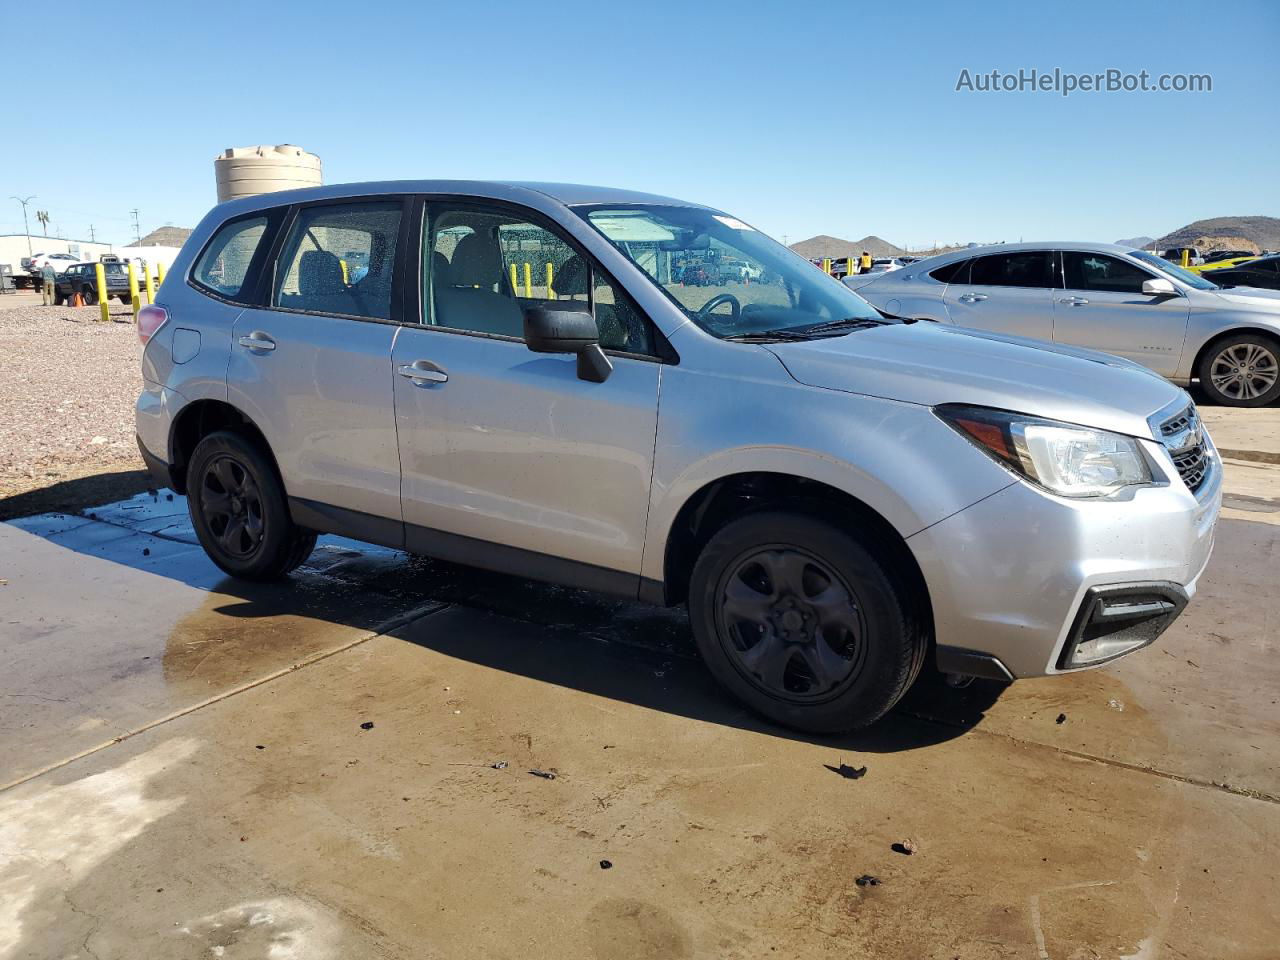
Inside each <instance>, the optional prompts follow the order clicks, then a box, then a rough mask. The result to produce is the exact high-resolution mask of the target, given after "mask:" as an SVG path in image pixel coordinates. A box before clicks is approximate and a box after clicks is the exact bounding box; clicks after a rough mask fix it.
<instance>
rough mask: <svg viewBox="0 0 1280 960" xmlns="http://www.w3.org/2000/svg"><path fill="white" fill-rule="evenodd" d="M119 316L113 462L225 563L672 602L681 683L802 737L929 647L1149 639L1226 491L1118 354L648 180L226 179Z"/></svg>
mask: <svg viewBox="0 0 1280 960" xmlns="http://www.w3.org/2000/svg"><path fill="white" fill-rule="evenodd" d="M744 264H745V265H746V268H745V269H744V267H743V265H744ZM138 329H139V335H140V337H141V338H142V340H143V341H144V343H145V344H146V346H145V349H144V351H143V359H142V374H143V390H142V393H141V395H140V397H139V398H138V408H137V423H138V442H139V446H140V448H141V451H142V455H143V457H144V459H145V460H146V461H147V463H148V465H149V467H150V468H151V469H152V471H153V472H155V473H156V474H157V476H158V477H159V478H160V479H161V482H162V483H163V484H165V485H167V486H170V487H172V488H173V489H174V490H176V491H178V492H179V493H185V494H186V495H187V497H188V503H189V507H190V512H191V519H192V522H193V523H194V525H195V529H196V532H197V534H198V536H199V538H200V542H201V543H202V544H203V545H204V548H205V550H206V551H208V554H209V556H210V557H211V558H212V559H213V561H214V562H215V563H216V564H218V566H220V567H221V568H222V569H223V570H225V571H227V572H228V573H230V574H232V575H234V576H237V577H245V578H250V579H264V578H272V577H279V576H282V575H283V574H285V573H287V572H288V571H290V570H292V569H293V568H294V567H296V566H298V564H300V563H301V562H302V561H303V560H304V559H306V557H307V555H308V553H309V552H310V551H311V549H312V547H313V545H314V544H315V539H316V535H317V533H324V532H329V533H338V534H343V535H346V536H350V537H355V538H358V539H361V540H365V541H369V542H373V543H378V544H383V545H386V546H390V547H394V548H398V549H403V550H406V551H410V552H414V553H422V554H430V555H432V556H436V557H440V558H444V559H447V560H452V561H458V562H461V563H465V564H471V565H475V566H480V567H487V568H490V569H495V570H502V571H507V572H511V573H516V574H520V575H524V576H528V577H533V578H537V579H542V580H547V581H553V582H557V583H562V584H568V585H573V586H579V587H586V588H590V589H594V590H601V591H607V592H610V593H614V594H618V595H621V596H625V597H629V598H633V599H634V598H638V599H642V600H647V601H651V602H654V603H663V604H675V603H681V602H687V603H688V606H689V611H690V619H691V623H692V628H693V632H694V635H695V638H696V641H697V644H698V647H699V649H700V651H701V654H702V657H703V659H704V660H705V662H706V664H707V666H708V668H709V669H710V670H711V672H712V673H713V674H714V675H715V676H716V677H717V678H718V679H719V680H720V681H721V682H722V683H723V684H724V685H725V686H726V687H728V688H729V690H730V691H732V692H733V693H734V694H735V695H736V696H738V697H739V698H741V699H742V700H743V701H744V702H745V703H747V704H748V705H749V706H751V707H752V708H754V709H755V710H757V711H759V712H760V713H762V714H764V715H766V716H767V717H770V718H772V719H773V720H775V721H778V722H780V723H784V724H787V725H791V726H794V727H797V728H802V729H807V730H813V731H837V730H845V729H852V728H856V727H861V726H865V725H867V724H869V723H871V722H873V721H874V720H876V719H877V718H878V717H880V716H881V715H882V714H884V712H885V711H886V710H888V709H889V708H890V707H892V706H893V704H894V703H895V702H896V701H897V700H898V699H899V697H901V696H902V694H903V693H904V691H905V690H906V689H907V687H908V686H909V685H910V684H911V683H912V681H913V680H914V678H915V677H916V675H917V673H918V672H919V671H920V669H921V667H922V665H923V664H924V663H925V661H926V658H930V657H931V658H932V659H933V661H934V663H935V664H936V666H937V667H938V668H939V669H941V670H942V671H945V672H947V673H954V674H960V675H967V676H980V677H990V678H997V679H1005V680H1008V679H1013V678H1016V677H1031V676H1038V675H1044V674H1054V673H1060V672H1065V671H1070V670H1076V669H1080V668H1083V667H1090V666H1095V665H1097V664H1100V663H1104V662H1106V661H1108V660H1111V659H1114V658H1115V657H1118V656H1121V655H1123V654H1126V653H1129V652H1131V651H1133V650H1136V649H1138V648H1140V647H1142V646H1145V645H1146V644H1148V643H1150V642H1151V641H1152V640H1154V639H1155V638H1156V636H1158V635H1159V633H1160V632H1161V631H1162V630H1163V629H1164V628H1165V627H1166V626H1168V624H1169V623H1170V622H1171V621H1172V620H1173V619H1174V618H1175V617H1176V616H1177V615H1178V614H1179V613H1180V612H1181V610H1182V609H1183V607H1184V606H1185V605H1186V603H1187V601H1188V599H1189V598H1190V597H1191V596H1192V594H1193V593H1194V592H1195V587H1196V581H1197V579H1198V578H1199V576H1200V574H1201V572H1202V570H1203V569H1204V566H1205V564H1206V562H1207V560H1208V557H1209V553H1210V550H1211V547H1212V544H1213V530H1214V524H1215V522H1216V520H1217V516H1218V511H1219V507H1220V504H1221V467H1220V464H1219V460H1218V456H1217V453H1216V451H1215V449H1214V447H1213V444H1212V442H1211V441H1210V439H1209V436H1208V434H1207V433H1206V432H1205V430H1204V428H1203V427H1202V426H1201V424H1200V421H1199V418H1198V417H1197V414H1196V409H1195V407H1194V405H1193V404H1192V403H1191V401H1190V399H1189V398H1188V396H1187V394H1186V393H1185V392H1183V391H1182V390H1181V389H1179V388H1177V387H1175V386H1173V385H1172V384H1169V383H1168V382H1166V381H1164V380H1162V379H1161V378H1159V377H1158V376H1155V375H1153V374H1152V373H1150V372H1149V371H1147V370H1145V369H1144V368H1142V367H1139V366H1138V365H1136V364H1134V363H1131V362H1129V361H1126V360H1122V359H1118V358H1114V357H1108V356H1106V355H1103V354H1099V353H1092V352H1089V351H1085V350H1078V349H1072V348H1069V347H1057V346H1053V345H1049V344H1043V343H1037V342H1035V341H1029V340H1020V339H1017V338H1012V337H1004V336H997V335H992V334H981V333H975V332H973V331H965V330H960V329H957V328H954V327H941V326H938V325H934V324H929V323H910V322H901V321H899V320H897V319H896V318H893V317H891V316H885V315H884V314H881V313H879V312H877V311H876V310H875V309H873V308H872V307H870V306H869V305H868V304H867V303H866V302H865V301H864V300H862V299H860V298H859V297H858V296H857V295H856V294H855V293H853V292H851V291H850V290H848V289H846V288H845V287H844V286H842V285H841V284H840V283H839V282H837V281H836V280H833V279H832V278H830V277H828V276H826V275H825V274H823V273H822V272H821V271H820V270H817V269H815V268H814V267H813V266H812V265H811V264H809V263H808V262H807V261H805V260H804V259H802V258H801V257H799V256H797V255H796V254H794V253H792V252H791V251H789V250H787V249H786V248H784V247H782V246H780V245H779V244H777V243H775V242H774V241H772V240H770V239H769V238H768V237H765V236H764V235H762V234H761V233H759V232H758V231H756V230H754V229H753V228H752V227H750V226H749V225H748V224H746V223H744V222H742V221H741V220H738V219H736V218H734V217H732V216H729V215H728V214H725V213H722V212H720V211H718V210H714V209H711V208H708V207H703V206H699V205H696V204H690V203H684V202H681V201H677V200H672V199H668V198H664V197H657V196H651V195H648V194H640V193H633V192H629V191H623V190H614V189H605V188H599V187H584V186H573V185H562V184H544V183H481V182H463V181H411V182H392V183H368V184H353V185H352V184H348V185H341V186H328V187H320V188H314V189H309V190H300V191H293V192H286V193H274V194H268V195H265V196H260V197H255V198H251V199H242V200H236V201H232V202H230V203H226V204H222V205H220V206H218V207H216V208H215V209H214V210H213V211H212V212H211V213H210V214H209V215H208V216H206V217H205V219H204V220H203V221H202V222H201V224H200V225H199V227H197V229H196V231H195V233H194V234H193V235H192V237H191V239H190V240H189V241H188V242H187V244H186V246H185V247H184V249H183V251H182V254H181V256H180V257H179V258H178V260H177V262H176V263H175V264H174V267H173V269H172V270H171V271H170V272H169V274H168V276H167V278H166V279H165V282H164V285H163V286H162V288H161V290H160V292H159V295H158V297H157V302H156V304H155V306H152V307H147V308H145V309H144V310H143V311H142V313H141V315H140V317H139V323H138Z"/></svg>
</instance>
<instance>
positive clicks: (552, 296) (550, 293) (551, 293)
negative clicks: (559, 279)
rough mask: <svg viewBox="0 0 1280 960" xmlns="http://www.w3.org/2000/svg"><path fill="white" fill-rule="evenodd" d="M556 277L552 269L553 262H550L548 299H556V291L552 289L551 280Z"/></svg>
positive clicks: (548, 265) (548, 269) (548, 267)
mask: <svg viewBox="0 0 1280 960" xmlns="http://www.w3.org/2000/svg"><path fill="white" fill-rule="evenodd" d="M554 277H555V273H554V272H553V271H552V269H551V264H549V263H548V264H547V299H548V300H554V299H555V298H556V292H555V291H554V290H552V289H551V281H552V279H553V278H554Z"/></svg>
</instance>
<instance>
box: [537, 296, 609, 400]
mask: <svg viewBox="0 0 1280 960" xmlns="http://www.w3.org/2000/svg"><path fill="white" fill-rule="evenodd" d="M524 342H525V343H526V344H528V346H529V349H530V350H532V351H533V352H534V353H573V354H576V355H577V357H578V377H579V379H582V380H589V381H591V382H593V383H603V382H604V381H605V380H607V379H608V377H609V374H610V373H611V372H612V371H613V364H611V363H610V362H609V358H608V357H606V356H605V355H604V351H602V350H601V349H600V331H599V330H598V328H597V327H596V320H595V317H593V316H592V315H591V311H590V310H588V309H586V307H585V305H584V304H578V303H574V302H572V301H568V302H562V303H557V302H550V303H541V304H535V305H533V306H529V307H526V308H525V311H524Z"/></svg>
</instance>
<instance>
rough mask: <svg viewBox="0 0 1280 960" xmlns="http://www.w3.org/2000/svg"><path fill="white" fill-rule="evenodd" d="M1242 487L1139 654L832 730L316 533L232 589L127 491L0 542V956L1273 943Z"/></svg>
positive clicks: (620, 628) (606, 639)
mask: <svg viewBox="0 0 1280 960" xmlns="http://www.w3.org/2000/svg"><path fill="white" fill-rule="evenodd" d="M1277 478H1280V468H1275V467H1267V466H1264V465H1259V464H1250V465H1247V472H1246V469H1245V465H1241V466H1240V468H1239V469H1236V468H1234V467H1233V473H1232V475H1231V487H1230V489H1231V491H1232V497H1234V498H1235V499H1234V500H1232V499H1231V498H1230V497H1229V499H1228V502H1229V504H1230V508H1229V509H1228V511H1227V512H1226V515H1225V518H1224V520H1223V521H1222V525H1221V527H1220V530H1219V535H1218V546H1217V549H1216V553H1215V556H1214V559H1213V561H1212V563H1211V565H1210V567H1209V570H1208V571H1207V573H1206V575H1205V578H1204V582H1203V584H1202V587H1201V590H1202V592H1201V594H1200V596H1199V597H1198V598H1197V600H1196V602H1195V603H1194V604H1193V605H1192V606H1191V608H1190V609H1189V610H1188V612H1187V613H1186V614H1185V615H1184V616H1183V618H1181V619H1180V620H1179V621H1178V622H1177V623H1176V624H1175V625H1174V627H1173V628H1171V629H1170V631H1169V632H1168V633H1166V634H1165V636H1164V637H1162V638H1161V639H1160V641H1158V643H1157V645H1156V646H1155V647H1153V648H1151V649H1149V650H1146V651H1143V652H1141V653H1139V654H1137V655H1135V656H1133V657H1130V658H1127V659H1125V660H1122V661H1120V662H1118V663H1116V664H1114V665H1111V666H1109V667H1107V668H1104V669H1102V670H1099V671H1093V672H1090V673H1085V674H1078V675H1074V676H1069V677H1061V678H1054V679H1045V680H1035V681H1025V682H1022V683H1018V684H1014V685H1012V686H1011V687H1004V686H1002V685H998V684H991V683H982V682H977V683H974V684H973V685H971V686H969V687H968V688H965V689H963V690H952V689H949V688H947V687H945V686H943V685H942V684H941V683H939V682H938V681H937V680H936V678H927V679H926V680H925V681H924V682H922V683H921V684H920V685H919V686H918V687H917V688H916V689H915V690H913V691H912V692H911V694H910V695H909V696H908V698H907V699H906V700H905V701H904V702H903V704H902V705H900V706H899V708H898V709H897V710H895V711H894V713H893V714H891V715H890V716H889V717H888V718H887V719H886V720H885V721H883V722H882V723H881V724H879V725H878V726H877V727H875V728H874V729H873V730H872V731H869V732H868V733H866V734H862V735H859V736H853V737H842V738H834V739H832V738H817V737H805V736H802V735H797V734H794V733H792V732H788V731H784V730H780V729H778V728H775V727H772V726H770V725H768V724H766V723H764V722H762V721H760V720H758V719H756V718H755V717H754V716H752V715H750V714H748V713H746V712H745V711H743V710H741V709H740V708H738V707H737V705H736V704H735V703H733V702H732V701H730V700H729V699H727V698H726V697H725V696H724V695H722V694H721V693H720V692H719V691H718V690H717V689H716V688H715V686H714V685H713V684H712V682H711V681H710V679H709V678H708V677H707V675H706V674H705V671H704V670H703V668H702V667H701V664H700V663H699V662H698V660H697V658H696V655H695V654H694V653H693V650H692V646H691V641H690V639H689V636H688V628H687V625H686V623H685V621H684V618H683V614H682V613H681V612H680V611H671V610H655V609H653V608H648V607H643V606H639V605H634V604H625V603H619V602H616V601H612V600H609V599H605V598H601V597H597V596H594V595H591V594H586V593H582V592H578V591H571V590H564V589H559V588H555V587H549V586H546V585H543V584H537V583H533V582H530V581H524V580H519V579H516V578H511V577H504V576H498V575H492V574H485V573H480V572H476V571H471V570H467V569H465V568H461V567H456V566H452V565H448V564H442V563H438V562H433V561H429V560H421V559H410V558H407V557H406V556H404V555H403V554H399V553H396V552H393V551H386V550H381V549H379V548H375V547H370V546H367V545H363V544H356V543H352V542H350V541H344V540H340V539H337V538H324V539H323V540H322V541H321V545H320V547H319V548H318V549H317V551H316V553H315V554H314V555H313V556H312V558H311V559H310V560H309V561H308V563H307V564H306V565H305V566H304V567H303V568H302V569H301V570H300V571H299V572H298V573H297V574H296V575H295V576H294V577H292V578H291V579H290V580H289V581H288V582H286V583H283V584H276V585H268V586H247V585H244V584H240V583H237V582H235V581H232V580H230V579H228V578H225V577H223V576H222V575H221V574H220V573H219V572H218V571H217V570H216V568H214V567H213V566H212V564H210V563H209V562H208V560H207V559H205V557H204V555H203V553H202V552H201V551H200V549H199V547H198V546H196V545H195V539H194V536H193V534H192V531H191V529H190V526H189V524H188V523H187V521H186V513H185V503H184V502H183V501H182V499H181V498H176V497H175V498H173V499H172V500H170V499H167V498H166V497H165V495H164V494H159V495H155V496H150V495H144V496H140V497H137V498H134V499H133V500H131V501H125V502H122V503H118V504H113V505H111V506H109V507H102V508H97V509H95V510H93V511H90V512H88V513H86V515H84V516H76V517H69V516H61V515H45V516H41V517H33V518H27V519H24V520H19V521H14V522H12V523H9V524H0V579H4V580H6V581H7V583H4V584H3V585H0V784H5V785H7V786H3V787H0V958H3V960H9V958H41V960H44V958H50V957H58V958H71V957H83V958H99V960H107V958H115V957H121V958H123V957H152V956H155V957H166V958H170V957H172V958H188V957H190V958H195V957H223V958H228V960H248V958H267V957H271V958H296V960H326V958H332V960H348V958H363V957H415V958H418V957H522V958H524V957H542V956H546V957H552V956H554V957H580V956H581V957H600V958H614V957H619V958H620V957H627V958H631V957H654V958H659V957H661V958H678V957H704V956H705V957H726V958H729V957H741V958H748V957H751V958H756V957H760V956H768V955H778V956H833V957H834V956H841V957H847V956H875V957H878V958H895V957H902V958H908V957H910V958H953V957H963V958H966V960H969V958H1002V957H1028V958H1032V960H1043V958H1050V957H1051V958H1054V960H1059V958H1068V960H1074V958H1091V957H1095V956H1096V957H1143V958H1148V960H1150V958H1156V957H1181V956H1190V957H1259V958H1262V957H1273V956H1275V955H1276V954H1277V946H1276V945H1277V944H1278V943H1280V915H1278V914H1277V907H1276V901H1275V896H1274V891H1275V890H1276V889H1277V888H1278V887H1280V884H1278V881H1280V863H1278V862H1277V860H1276V858H1275V851H1276V850H1277V849H1280V748H1277V746H1276V744H1277V743H1280V738H1278V736H1277V735H1278V734H1280V712H1277V707H1276V700H1277V696H1278V692H1280V666H1277V663H1276V656H1275V653H1276V651H1275V646H1276V643H1275V639H1274V638H1275V633H1276V630H1275V627H1276V614H1275V610H1276V601H1275V599H1274V596H1273V593H1274V586H1275V583H1276V574H1275V570H1276V559H1277V554H1278V553H1280V525H1278V524H1277V523H1276V522H1275V521H1276V519H1278V518H1280V509H1277V502H1276V499H1275V498H1276V496H1277V492H1280V482H1277ZM1060 715H1065V720H1064V721H1063V722H1061V723H1058V722H1057V718H1058V717H1059V716H1060ZM502 763H505V766H501V767H499V766H497V765H499V764H502ZM840 763H847V764H850V765H853V766H856V767H862V766H865V767H866V768H867V773H866V775H865V776H863V777H861V778H860V779H856V780H851V779H845V778H843V777H841V776H839V775H837V773H835V772H832V771H831V770H830V769H828V767H829V766H831V767H838V765H839V764H840ZM532 770H539V771H543V772H550V773H554V774H555V779H547V778H544V777H539V776H533V775H531V774H530V771H532ZM906 839H910V840H911V841H912V846H913V847H914V848H915V852H914V853H912V854H911V855H905V854H902V853H898V852H894V850H892V849H891V846H892V845H893V844H895V843H899V842H901V841H903V840H906ZM602 861H607V862H608V863H609V864H610V868H609V869H603V868H602V866H601V864H602ZM864 875H870V876H874V877H876V878H877V879H878V881H879V882H878V883H877V884H870V883H866V884H864V885H861V886H860V885H858V884H857V883H856V879H857V878H858V877H860V876H864Z"/></svg>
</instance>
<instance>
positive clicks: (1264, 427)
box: [1199, 404, 1280, 463]
mask: <svg viewBox="0 0 1280 960" xmlns="http://www.w3.org/2000/svg"><path fill="white" fill-rule="evenodd" d="M1199 410H1200V417H1201V419H1202V420H1204V422H1205V425H1206V426H1207V427H1208V428H1209V433H1210V435H1211V436H1212V437H1213V442H1214V443H1215V444H1217V446H1218V449H1219V450H1220V451H1222V454H1223V456H1226V457H1232V458H1234V459H1238V460H1256V461H1261V462H1264V463H1280V407H1275V406H1271V407H1258V408H1256V409H1244V408H1236V407H1214V406H1209V405H1208V404H1202V405H1200V407H1199Z"/></svg>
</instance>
